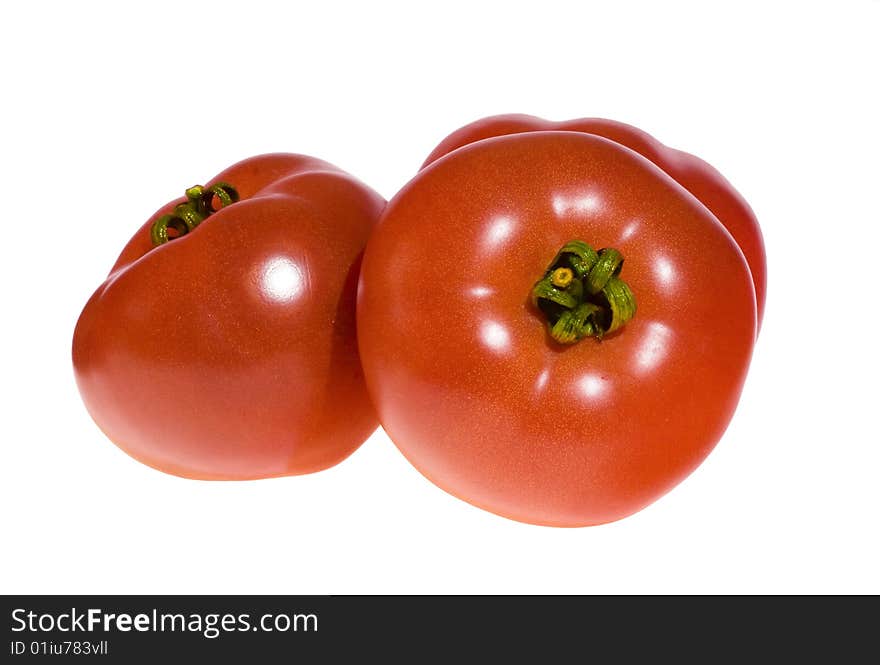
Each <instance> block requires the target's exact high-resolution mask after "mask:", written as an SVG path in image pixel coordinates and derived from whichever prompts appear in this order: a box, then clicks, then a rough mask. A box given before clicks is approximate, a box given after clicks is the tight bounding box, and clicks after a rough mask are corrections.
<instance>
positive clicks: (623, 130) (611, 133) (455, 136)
mask: <svg viewBox="0 0 880 665" xmlns="http://www.w3.org/2000/svg"><path fill="white" fill-rule="evenodd" d="M548 130H560V131H571V132H586V133H587V134H595V135H596V136H602V137H605V138H606V139H611V140H612V141H615V142H616V143H619V144H621V145H624V146H626V147H627V148H629V149H631V150H635V151H636V152H637V153H639V154H640V155H642V156H643V157H646V158H648V159H649V160H651V161H652V162H653V163H654V164H656V165H657V166H659V167H660V168H661V169H663V170H664V171H666V173H667V174H668V175H669V176H671V177H672V179H673V180H675V181H676V182H678V184H679V185H681V186H682V187H684V188H685V189H686V190H688V191H689V192H690V193H691V194H693V195H694V196H696V197H697V198H698V199H699V200H700V202H701V203H702V204H703V205H705V206H706V207H707V208H708V209H709V210H710V211H711V212H712V213H713V214H714V215H715V216H716V217H717V218H718V220H719V221H720V222H721V223H722V224H723V225H724V226H725V228H726V229H727V230H728V231H730V234H731V235H732V236H733V237H734V239H735V240H736V242H737V244H738V245H739V247H740V249H741V250H742V252H743V254H744V255H745V257H746V261H747V262H748V264H749V269H750V270H751V273H752V281H753V282H754V284H755V300H756V302H757V305H758V327H759V328H760V326H761V321H762V319H763V316H764V301H765V297H766V292H767V257H766V254H765V253H764V238H763V236H762V234H761V227H760V226H759V225H758V220H757V219H756V218H755V213H754V212H752V209H751V207H750V206H749V204H748V203H747V202H746V200H745V199H744V198H743V197H742V196H741V195H740V193H739V192H737V191H736V189H734V187H733V185H731V184H730V183H729V182H728V181H727V179H726V178H725V177H724V176H723V175H721V174H720V173H719V172H718V171H717V170H715V169H714V168H713V167H712V166H711V165H710V164H707V163H706V162H704V161H703V160H702V159H700V158H699V157H695V156H694V155H691V154H689V153H686V152H682V151H681V150H675V149H674V148H670V147H668V146H665V145H663V144H662V143H660V141H658V140H657V139H655V138H654V137H653V136H651V135H650V134H648V133H646V132H643V131H642V130H641V129H638V128H636V127H633V126H632V125H627V124H625V123H622V122H617V121H616V120H606V119H604V118H579V119H577V120H565V121H562V122H552V121H550V120H544V119H543V118H536V117H535V116H531V115H522V114H508V115H496V116H490V117H488V118H483V119H481V120H477V121H475V122H472V123H470V124H469V125H465V126H464V127H462V128H460V129H458V130H456V131H454V132H453V133H452V134H450V135H449V136H447V137H446V138H445V139H443V141H441V142H440V144H439V145H438V146H437V147H436V148H435V149H434V150H433V152H432V153H431V154H430V155H429V156H428V159H426V160H425V163H424V165H423V168H424V166H427V165H428V164H430V163H431V162H433V161H435V160H437V159H439V158H440V157H442V156H443V155H445V154H446V153H448V152H451V151H453V150H455V149H456V148H459V147H461V146H463V145H467V144H468V143H473V142H474V141H480V140H482V139H486V138H491V137H493V136H503V135H506V134H519V133H520V132H534V131H548Z"/></svg>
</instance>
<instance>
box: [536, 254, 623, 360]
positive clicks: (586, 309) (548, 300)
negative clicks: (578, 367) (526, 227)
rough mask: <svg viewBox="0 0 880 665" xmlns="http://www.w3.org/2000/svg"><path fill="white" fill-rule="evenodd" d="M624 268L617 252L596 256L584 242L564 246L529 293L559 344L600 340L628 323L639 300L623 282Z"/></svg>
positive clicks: (621, 257)
mask: <svg viewBox="0 0 880 665" xmlns="http://www.w3.org/2000/svg"><path fill="white" fill-rule="evenodd" d="M622 268H623V256H622V255H621V254H620V252H618V251H617V250H616V249H610V248H609V249H600V250H599V251H598V252H597V251H596V250H594V249H593V248H592V247H590V246H589V245H587V244H586V243H585V242H582V241H580V240H572V241H569V242H567V243H566V244H565V245H563V247H562V249H560V250H559V252H558V253H557V254H556V257H555V258H554V259H553V261H552V263H551V264H550V265H549V266H548V268H547V271H546V272H545V273H544V276H543V277H542V278H541V279H540V280H538V281H537V282H536V283H535V285H534V286H533V287H532V293H531V297H532V304H534V305H535V306H536V307H537V308H538V309H539V310H540V311H541V312H542V313H543V314H544V316H545V317H546V319H547V324H548V328H549V331H550V336H551V337H552V338H553V339H554V340H556V341H557V342H559V343H560V344H573V343H575V342H577V341H578V340H581V339H584V338H585V337H596V338H597V339H601V338H602V337H603V336H604V335H607V334H608V333H611V332H614V331H615V330H618V329H619V328H620V327H622V326H623V325H624V324H625V323H626V322H627V321H629V320H630V319H631V318H632V317H633V316H634V315H635V313H636V299H635V296H634V295H633V292H632V290H631V289H630V288H629V285H628V284H627V283H626V282H624V281H623V280H622V279H621V278H620V277H619V275H620V272H621V269H622Z"/></svg>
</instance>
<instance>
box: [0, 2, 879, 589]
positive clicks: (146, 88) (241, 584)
mask: <svg viewBox="0 0 880 665" xmlns="http://www.w3.org/2000/svg"><path fill="white" fill-rule="evenodd" d="M0 12H2V16H0V72H2V79H0V92H2V94H3V97H4V101H3V102H2V106H0V117H2V122H0V141H2V143H0V152H2V154H0V184H2V187H0V191H2V198H3V201H2V203H0V219H2V234H3V243H2V244H3V253H2V261H0V270H2V280H3V281H2V284H3V300H2V302H3V308H2V311H3V323H2V326H0V335H2V344H0V353H2V373H0V374H2V381H3V383H2V386H3V395H2V403H3V411H2V413H3V415H2V419H0V432H2V444H0V445H2V448H0V454H2V461H0V474H2V477H0V533H2V536H0V538H2V542H3V544H2V546H0V591H2V592H6V593H13V592H20V593H52V592H69V593H75V592H94V593H135V592H149V593H165V592H179V593H224V592H241V593H244V592H252V593H345V592H347V593H360V592H403V593H408V592H441V593H442V592H478V593H481V592H498V593H507V592H553V593H569V592H580V593H592V592H612V593H613V592H647V593H652V592H695V593H702V592H771V593H776V592H873V593H877V592H880V572H878V571H880V566H878V558H880V557H878V555H880V552H878V507H880V491H878V482H880V449H878V444H880V437H878V428H877V423H876V418H877V412H878V394H880V391H878V389H877V383H878V381H877V375H878V371H880V366H878V353H877V347H878V342H877V338H878V334H880V332H878V326H877V324H878V316H877V308H878V305H877V290H878V286H880V280H878V277H877V275H878V272H877V271H878V266H880V261H878V260H877V256H878V253H880V245H878V241H880V232H878V229H880V169H878V162H877V154H878V151H880V131H878V122H880V104H878V99H877V94H878V81H880V78H878V77H880V38H878V35H880V2H876V1H870V0H861V1H859V0H850V1H839V2H830V1H829V2H821V3H820V2H755V3H752V2H735V3H734V2H731V3H729V4H727V5H721V4H720V3H706V2H693V3H684V2H670V1H668V0H667V1H664V2H650V3H649V2H645V3H633V2H617V3H610V2H601V3H598V2H597V3H588V2H571V3H561V2H552V1H548V0H542V1H541V2H535V3H517V2H512V1H510V0H508V1H507V2H500V3H480V2H475V1H470V2H464V3H457V2H451V1H448V0H447V1H445V2H443V3H437V5H436V6H434V7H432V8H427V7H425V6H422V3H416V2H411V3H400V6H395V5H391V4H388V3H381V2H379V3H377V2H359V3H350V4H344V3H338V2H309V3H299V4H295V3H275V4H262V3H259V2H253V1H251V2H234V3H223V2H209V3H178V2H175V3H170V4H166V3H160V2H155V1H154V2H148V3H139V4H138V6H137V7H131V6H129V3H107V4H105V5H98V4H96V3H90V2H76V3H57V4H46V3H41V2H30V3H15V4H11V3H10V4H6V5H4V7H3V9H2V10H0ZM503 112H522V113H532V114H536V115H541V116H545V117H548V118H551V119H566V118H573V117H579V116H601V117H608V118H614V119H618V120H622V121H625V122H629V123H632V124H634V125H637V126H639V127H642V128H643V129H645V130H647V131H648V132H650V133H652V134H654V135H655V136H656V137H657V138H659V139H660V140H662V141H664V142H666V143H667V144H669V145H672V146H675V147H679V148H682V149H685V150H688V151H690V152H694V153H696V154H699V155H700V156H702V157H703V158H704V159H706V160H708V161H709V162H710V163H712V164H714V165H715V166H716V167H717V168H718V169H720V170H721V171H722V173H724V174H725V175H726V176H727V177H728V178H729V179H730V180H731V181H732V182H733V183H734V184H735V185H736V186H737V188H738V189H739V190H740V191H741V192H742V193H743V194H744V195H745V197H746V198H747V199H748V200H749V201H750V203H751V204H752V206H753V207H754V209H755V211H756V212H757V214H758V217H759V218H760V220H761V222H762V225H763V230H764V234H765V238H766V244H767V253H768V256H769V297H768V302H767V314H766V319H765V325H764V329H763V332H762V334H761V337H760V339H759V341H758V344H757V348H756V352H755V356H754V361H753V364H752V368H751V372H750V375H749V378H748V382H747V384H746V387H745V391H744V393H743V396H742V400H741V402H740V405H739V409H738V411H737V413H736V416H735V417H734V420H733V422H732V424H731V426H730V428H729V430H728V431H727V433H726V435H725V436H724V438H723V439H722V440H721V442H720V444H719V445H718V447H717V448H716V450H715V452H714V453H713V454H712V455H711V456H710V458H709V459H708V460H707V461H706V463H705V464H703V465H702V467H700V468H699V469H698V470H697V471H696V472H695V473H694V474H693V475H692V476H691V477H690V478H689V479H687V480H686V481H685V482H684V483H683V484H681V485H680V486H679V487H678V488H676V489H675V490H673V491H672V492H671V493H670V494H668V495H667V496H666V497H664V498H662V499H661V500H660V501H658V502H657V503H655V504H654V505H652V506H650V507H649V508H647V509H646V510H644V511H642V512H641V513H639V514H637V515H635V516H633V517H630V518H628V519H625V520H623V521H621V522H618V523H615V524H611V525H607V526H602V527H594V528H585V529H568V530H564V529H551V528H542V527H535V526H527V525H523V524H518V523H515V522H511V521H507V520H505V519H502V518H499V517H496V516H494V515H491V514H488V513H485V512H482V511H480V510H477V509H475V508H472V507H470V506H468V505H466V504H465V503H463V502H461V501H458V500H457V499H454V498H452V497H450V496H448V495H446V494H445V493H443V492H442V491H440V490H439V489H436V488H435V487H434V486H433V485H431V484H430V483H429V482H428V481H427V480H424V479H423V478H422V477H421V476H420V475H419V474H418V473H417V472H416V471H415V470H413V469H412V468H411V467H410V466H409V465H408V464H407V462H406V461H405V460H404V459H403V457H402V456H401V455H400V454H399V453H398V452H397V450H396V449H395V448H394V446H393V445H392V444H391V443H390V441H389V440H388V439H387V438H386V437H385V435H384V434H382V433H381V432H380V433H377V434H376V435H374V436H373V437H372V438H371V439H370V440H369V441H368V442H367V443H366V444H365V445H364V446H363V447H362V448H361V449H360V450H359V451H358V452H356V453H355V454H354V455H353V456H352V457H351V458H349V459H348V460H347V461H345V462H343V463H342V464H341V465H339V466H337V467H335V468H333V469H331V470H329V471H325V472H322V473H318V474H314V475H311V476H305V477H296V478H282V479H276V480H267V481H258V482H246V483H237V484H236V483H210V482H195V481H187V480H181V479H178V478H175V477H172V476H167V475H163V474H161V473H159V472H156V471H153V470H151V469H149V468H146V467H144V466H141V465H139V464H138V463H136V462H134V461H133V460H131V459H130V458H129V457H127V456H126V455H125V454H124V453H122V452H121V451H119V450H118V449H117V448H116V447H115V446H113V445H112V444H111V443H110V442H109V441H108V440H106V439H105V438H104V437H103V436H102V434H101V433H100V432H99V431H98V429H97V427H96V426H95V425H94V424H93V423H92V421H91V420H90V418H89V416H88V415H87V413H86V410H85V408H84V407H83V405H82V403H81V401H80V399H79V396H78V394H77V390H76V386H75V384H74V380H73V373H72V369H71V362H70V340H71V335H72V332H73V327H74V323H75V321H76V318H77V316H78V314H79V311H80V309H81V307H82V306H83V305H84V304H85V301H86V299H87V298H88V296H89V295H90V294H91V292H92V291H93V290H94V288H96V287H97V285H98V284H99V283H100V282H101V281H102V280H103V279H104V276H105V274H106V272H107V270H108V269H109V268H110V266H111V264H112V263H113V262H114V260H115V258H116V255H117V253H118V251H119V250H120V249H121V247H122V245H123V244H124V243H125V241H126V240H127V239H128V237H129V236H130V235H131V233H132V232H133V231H134V230H135V229H136V228H137V227H138V226H139V225H140V224H141V223H142V222H143V220H144V219H146V217H147V216H148V215H150V214H151V213H152V212H153V210H154V209H155V208H157V207H158V206H159V205H160V204H162V203H163V202H165V201H166V200H168V199H170V198H173V197H175V196H177V195H179V194H180V192H181V191H182V189H183V187H185V186H187V185H190V184H192V183H193V182H196V181H202V180H205V179H206V178H208V177H210V176H211V175H213V174H214V173H216V172H217V171H219V170H221V169H222V168H223V167H225V166H226V165H228V164H230V163H232V162H235V161H238V160H239V159H241V158H244V157H246V156H249V155H252V154H257V153H261V152H267V151H292V152H303V153H308V154H313V155H316V156H320V157H322V158H324V159H326V160H328V161H331V162H334V163H336V164H337V165H339V166H341V167H343V168H345V169H347V170H349V171H350V172H352V173H354V174H356V175H357V176H358V177H360V178H361V179H363V180H364V181H366V182H368V183H370V184H371V185H372V186H373V187H375V188H376V189H377V190H378V191H380V192H381V193H382V194H383V195H385V196H387V197H390V196H392V195H393V194H394V193H395V191H396V190H397V189H398V188H399V187H400V186H401V185H402V184H403V183H405V182H406V181H407V179H408V178H409V177H411V176H412V174H413V173H414V172H415V171H416V169H417V168H418V166H419V165H420V163H421V161H422V160H423V159H424V157H425V156H426V155H427V154H428V152H430V150H431V149H432V148H433V147H434V145H435V144H436V143H437V142H438V141H439V140H440V139H441V138H443V136H445V135H446V134H447V133H448V132H450V131H452V130H453V129H455V128H457V127H458V126H460V125H462V124H465V123H467V122H470V121H472V120H475V119H477V118H479V117H482V116H484V115H489V114H494V113H503Z"/></svg>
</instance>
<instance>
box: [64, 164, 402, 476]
mask: <svg viewBox="0 0 880 665" xmlns="http://www.w3.org/2000/svg"><path fill="white" fill-rule="evenodd" d="M221 182H222V183H228V184H229V185H231V186H232V188H234V190H235V192H237V194H238V196H239V197H240V200H239V201H238V202H234V200H230V201H228V203H230V205H226V206H225V207H220V209H219V210H218V211H216V212H213V213H212V214H209V215H208V216H207V217H206V218H205V219H204V221H202V222H201V223H200V224H198V226H196V227H195V228H194V229H193V230H192V231H190V232H189V233H186V234H185V235H182V236H181V237H177V238H173V237H174V236H175V235H176V234H179V233H181V232H182V231H185V230H186V229H185V228H183V226H182V224H181V218H182V217H186V216H187V214H191V213H192V210H191V209H190V208H188V207H187V206H188V205H189V204H187V203H186V199H179V200H177V201H173V202H172V203H169V204H168V205H166V206H165V207H163V208H162V209H160V210H159V211H158V212H157V213H156V214H155V215H153V217H152V218H151V219H150V220H149V221H148V222H147V223H146V224H144V226H143V227H141V229H140V230H139V231H138V232H137V233H136V234H135V235H134V237H133V238H132V239H131V241H130V242H129V243H128V245H127V246H126V247H125V249H124V250H123V251H122V255H121V256H120V257H119V260H118V261H117V262H116V265H115V266H114V267H113V270H112V271H111V272H110V275H109V277H108V278H107V281H106V282H104V284H102V285H101V286H100V287H99V288H98V290H97V291H96V292H95V294H94V295H93V296H92V298H91V300H89V302H88V304H87V305H86V307H85V309H84V310H83V313H82V315H81V316H80V319H79V322H78V323H77V327H76V331H75V333H74V340H73V363H74V369H75V373H76V379H77V383H78V385H79V389H80V392H81V394H82V397H83V400H84V401H85V404H86V406H87V407H88V410H89V412H90V413H91V415H92V417H93V418H94V420H95V422H96V423H97V424H98V425H99V427H101V429H102V430H103V431H104V432H105V433H106V434H107V436H108V437H109V438H110V439H111V440H113V441H114V442H115V443H116V444H117V445H118V446H119V447H120V448H122V449H123V450H124V451H126V452H127V453H129V454H130V455H131V456H132V457H134V458H136V459H138V460H140V461H141V462H144V463H145V464H149V465H150V466H153V467H155V468H157V469H160V470H162V471H166V472H168V473H173V474H176V475H180V476H186V477H190V478H202V479H248V478H263V477H270V476H281V475H290V474H300V473H309V472H312V471H317V470H320V469H324V468H326V467H329V466H332V465H333V464H336V463H337V462H339V461H341V460H342V459H344V458H345V457H346V456H348V455H349V454H350V453H352V452H353V451H354V450H355V449H356V448H357V447H358V446H359V445H360V444H361V443H362V442H363V441H364V439H366V437H367V436H369V434H370V432H371V431H372V430H373V429H375V427H376V424H377V423H376V417H375V412H374V410H373V409H372V407H371V406H370V403H369V399H368V396H367V393H366V389H365V386H364V383H363V376H362V372H361V368H360V360H359V358H358V352H357V343H356V338H355V320H354V319H355V292H356V285H357V275H358V269H359V265H360V259H361V256H362V252H363V247H364V245H365V244H366V241H367V236H368V234H369V233H370V230H371V228H372V226H373V223H374V222H375V220H376V218H377V217H378V215H379V213H380V212H381V210H382V208H383V206H384V203H385V202H384V201H383V199H382V198H381V197H380V196H379V195H378V194H376V193H375V192H373V191H372V190H371V189H369V188H367V187H366V186H365V185H363V184H361V183H360V182H358V181H357V180H355V179H354V178H352V177H351V176H349V175H347V174H346V173H344V172H342V171H341V170H339V169H337V168H336V167H334V166H332V165H330V164H328V163H326V162H323V161H320V160H318V159H313V158H311V157H305V156H302V155H288V154H274V155H263V156H260V157H254V158H252V159H248V160H245V161H243V162H240V163H238V164H236V165H234V166H232V167H231V168H229V169H227V170H226V171H224V172H223V173H221V174H220V175H218V176H217V178H215V179H214V180H212V181H211V183H209V186H210V185H211V184H214V183H221ZM207 187H208V186H206V188H207ZM218 191H219V193H220V194H223V191H222V190H218ZM208 198H210V194H207V195H206V196H205V197H203V198H202V199H198V200H196V199H193V200H194V201H197V202H198V204H199V205H203V204H204V206H211V203H210V202H208V200H207V199H208ZM220 203H222V202H221V201H217V200H216V199H215V200H214V205H213V207H212V208H211V209H213V208H216V207H219V206H220ZM180 205H182V206H183V207H182V208H177V212H178V214H177V215H176V217H175V216H174V215H175V206H180ZM209 212H210V211H209ZM169 214H170V215H172V219H171V221H170V223H168V224H167V226H168V228H169V229H170V230H171V232H170V233H169V235H170V236H171V237H172V238H173V239H172V240H171V241H170V242H166V243H164V244H160V245H158V246H155V247H154V244H153V241H152V240H151V229H153V228H154V226H155V225H156V223H157V221H158V220H160V219H161V218H163V217H164V221H166V222H168V221H169V218H168V217H166V215H169ZM161 226H162V225H161V224H160V225H159V227H156V228H161ZM175 231H176V232H177V233H175ZM159 235H160V236H161V233H159ZM159 239H160V240H161V238H159Z"/></svg>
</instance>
